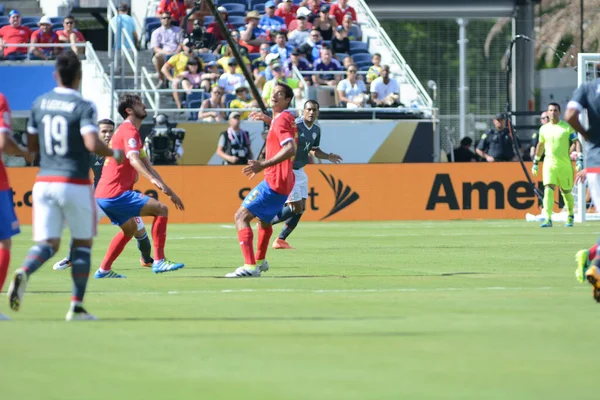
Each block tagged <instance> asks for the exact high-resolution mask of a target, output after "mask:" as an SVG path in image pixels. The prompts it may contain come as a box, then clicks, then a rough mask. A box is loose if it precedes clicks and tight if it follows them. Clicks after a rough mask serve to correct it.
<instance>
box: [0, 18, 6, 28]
mask: <svg viewBox="0 0 600 400" xmlns="http://www.w3.org/2000/svg"><path fill="white" fill-rule="evenodd" d="M4 25H8V17H5V16H0V26H4Z"/></svg>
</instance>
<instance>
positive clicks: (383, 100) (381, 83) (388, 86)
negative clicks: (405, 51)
mask: <svg viewBox="0 0 600 400" xmlns="http://www.w3.org/2000/svg"><path fill="white" fill-rule="evenodd" d="M371 103H372V104H373V105H374V106H376V107H398V106H403V104H402V103H400V86H399V85H398V82H397V81H396V80H395V79H390V66H389V65H384V66H383V67H382V69H381V76H380V77H379V78H377V79H375V80H374V81H373V82H371Z"/></svg>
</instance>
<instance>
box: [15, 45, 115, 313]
mask: <svg viewBox="0 0 600 400" xmlns="http://www.w3.org/2000/svg"><path fill="white" fill-rule="evenodd" d="M54 75H55V77H56V80H57V83H58V87H57V88H55V89H54V90H53V91H51V92H48V93H46V94H43V95H41V96H40V97H38V98H37V99H36V100H35V102H34V104H33V108H32V110H31V117H30V118H29V123H28V126H27V132H28V134H29V135H28V137H27V145H28V147H29V151H31V152H39V153H40V170H39V172H38V175H37V178H36V182H35V184H34V185H33V210H34V214H33V232H34V234H33V239H34V241H35V242H37V243H36V244H35V245H34V246H33V247H32V248H31V249H29V252H28V253H27V257H26V258H25V261H24V263H23V266H22V267H21V268H19V269H18V270H17V271H15V274H14V277H13V279H12V282H11V284H10V287H9V289H8V299H9V304H10V308H12V309H13V310H15V311H18V310H19V308H20V307H21V303H22V302H23V296H24V294H25V288H26V286H27V282H28V280H29V277H30V276H31V274H33V273H34V272H35V271H37V270H38V269H39V268H40V267H41V266H42V265H43V264H44V263H45V262H46V261H47V260H48V259H49V258H51V257H52V256H53V255H54V254H55V253H56V252H57V251H58V249H59V247H60V238H61V235H62V230H63V224H64V222H65V221H66V223H67V225H68V227H69V230H70V231H71V237H72V238H73V250H72V263H73V268H72V269H71V276H72V277H73V297H72V298H71V307H70V308H69V311H68V313H67V316H66V320H67V321H72V320H94V319H96V317H94V316H93V315H91V314H89V313H88V312H87V311H86V310H85V309H84V308H83V297H84V295H85V289H86V285H87V281H88V275H89V273H90V257H91V247H92V242H93V237H94V236H95V234H96V212H95V211H96V204H94V197H93V187H92V185H91V182H90V179H89V172H90V152H94V153H96V154H98V155H100V156H104V157H114V160H113V162H115V163H117V162H121V161H123V158H124V157H123V151H122V150H118V149H115V150H111V149H110V148H108V146H106V144H104V143H103V142H102V141H100V139H99V138H98V135H97V132H98V127H97V126H96V109H95V107H94V105H93V104H92V103H91V102H89V101H87V100H84V99H83V98H82V97H81V95H80V94H79V92H77V88H78V87H79V83H80V82H81V63H80V61H79V59H78V58H77V55H76V54H75V53H73V52H72V51H71V50H68V51H66V52H64V53H62V54H60V55H59V56H58V58H57V60H56V71H55V73H54Z"/></svg>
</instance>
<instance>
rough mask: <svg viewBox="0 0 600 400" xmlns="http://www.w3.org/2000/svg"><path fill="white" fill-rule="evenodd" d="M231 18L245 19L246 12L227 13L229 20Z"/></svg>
mask: <svg viewBox="0 0 600 400" xmlns="http://www.w3.org/2000/svg"><path fill="white" fill-rule="evenodd" d="M231 17H243V18H246V11H232V12H230V13H229V18H231Z"/></svg>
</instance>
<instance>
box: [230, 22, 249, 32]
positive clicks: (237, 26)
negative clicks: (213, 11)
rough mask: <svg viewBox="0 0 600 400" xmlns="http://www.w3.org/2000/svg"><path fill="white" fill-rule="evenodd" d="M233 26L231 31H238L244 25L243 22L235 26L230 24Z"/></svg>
mask: <svg viewBox="0 0 600 400" xmlns="http://www.w3.org/2000/svg"><path fill="white" fill-rule="evenodd" d="M232 25H233V29H237V30H238V31H239V30H240V29H241V28H242V26H244V25H246V23H245V22H240V23H237V24H232Z"/></svg>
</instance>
